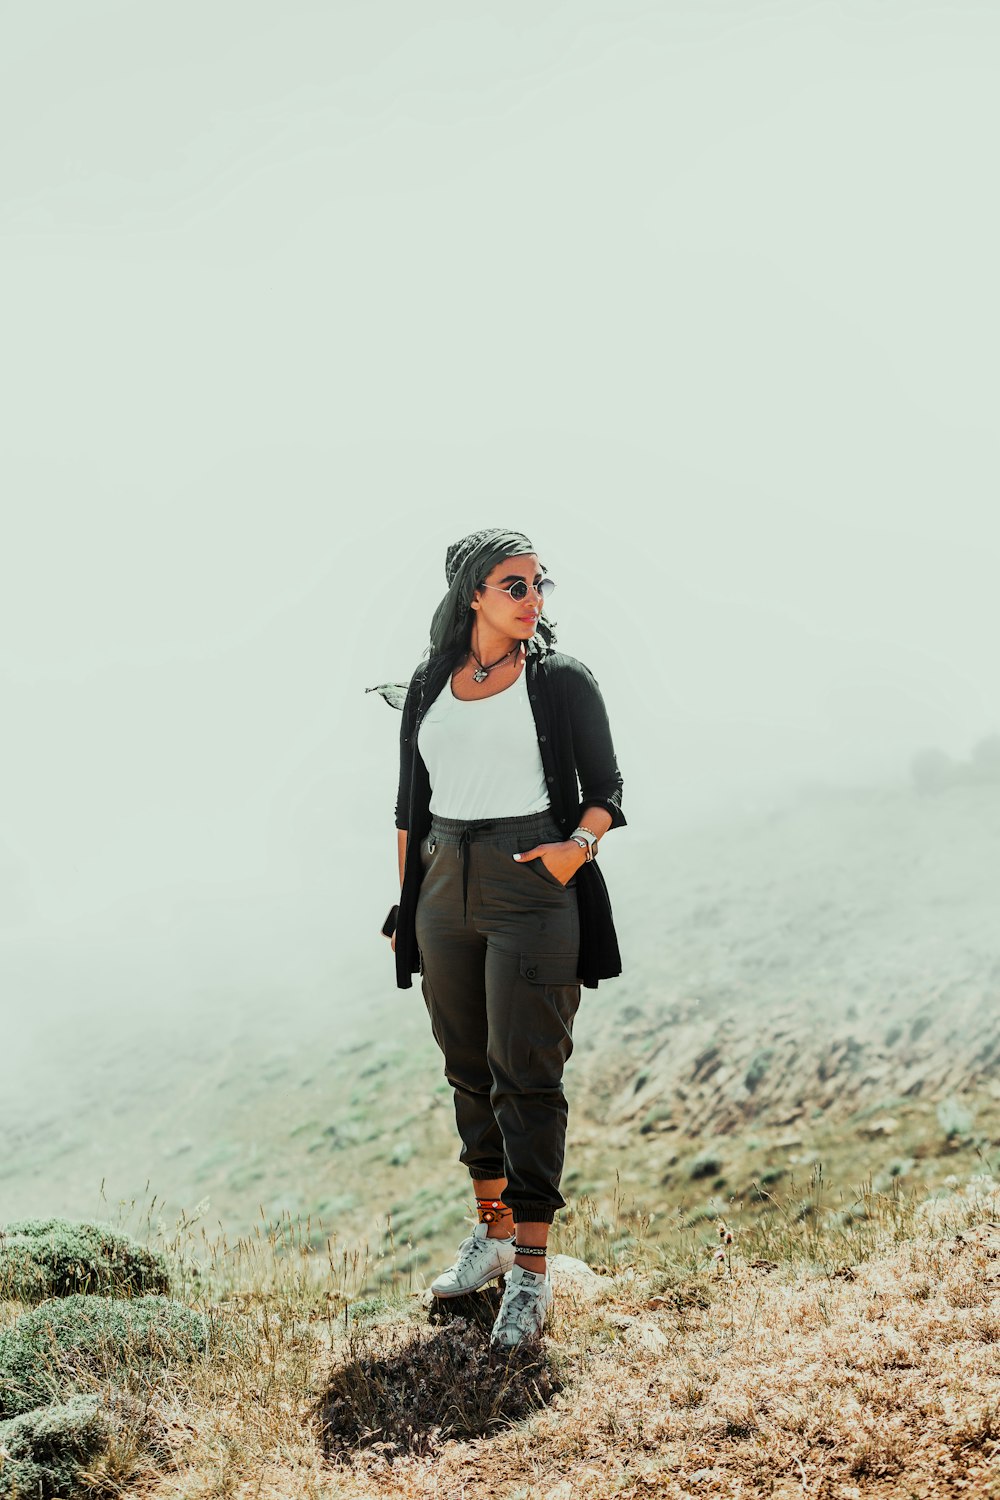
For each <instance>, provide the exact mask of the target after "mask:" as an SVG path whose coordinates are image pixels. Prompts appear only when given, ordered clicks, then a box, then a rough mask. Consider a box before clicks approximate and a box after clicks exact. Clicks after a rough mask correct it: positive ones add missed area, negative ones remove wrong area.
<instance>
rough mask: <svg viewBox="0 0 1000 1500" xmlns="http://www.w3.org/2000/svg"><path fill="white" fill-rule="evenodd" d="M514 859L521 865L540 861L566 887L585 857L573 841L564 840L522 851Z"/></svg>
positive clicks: (537, 845)
mask: <svg viewBox="0 0 1000 1500" xmlns="http://www.w3.org/2000/svg"><path fill="white" fill-rule="evenodd" d="M514 858H515V859H516V860H517V861H518V862H519V863H520V864H522V865H523V864H526V863H527V862H528V860H529V859H540V860H541V861H542V864H543V865H544V866H545V868H546V869H547V870H548V872H549V874H550V875H554V876H555V878H556V879H557V880H558V882H559V884H560V885H568V884H569V882H570V880H571V879H572V878H573V876H574V875H575V874H576V872H577V870H578V869H579V868H580V866H581V865H582V864H584V863H585V861H586V858H587V856H586V854H585V852H584V851H583V850H582V849H581V848H580V845H579V844H578V843H577V842H576V840H575V839H566V840H565V842H564V843H562V844H536V845H535V847H534V849H524V850H522V852H521V853H519V854H515V855H514Z"/></svg>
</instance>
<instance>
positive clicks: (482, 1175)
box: [469, 1162, 507, 1182]
mask: <svg viewBox="0 0 1000 1500" xmlns="http://www.w3.org/2000/svg"><path fill="white" fill-rule="evenodd" d="M469 1176H470V1177H471V1178H472V1180H473V1182H492V1181H494V1180H495V1179H496V1178H497V1177H506V1176H507V1169H506V1167H505V1166H504V1164H503V1162H500V1163H499V1164H498V1165H497V1166H493V1167H470V1168H469Z"/></svg>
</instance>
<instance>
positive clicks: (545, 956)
mask: <svg viewBox="0 0 1000 1500" xmlns="http://www.w3.org/2000/svg"><path fill="white" fill-rule="evenodd" d="M577 962H578V958H577V955H576V954H575V953H538V952H537V951H536V952H530V953H522V954H521V964H520V968H521V982H522V986H523V988H522V990H521V993H522V995H523V996H524V997H525V1000H526V1001H527V1005H528V1009H527V1012H525V1013H524V1014H523V1017H522V1019H523V1035H522V1037H521V1038H520V1040H521V1043H522V1045H523V1047H524V1052H525V1062H524V1077H525V1078H526V1079H528V1080H529V1081H530V1082H531V1084H532V1085H533V1086H534V1087H535V1088H539V1089H546V1088H554V1087H556V1086H557V1085H558V1084H559V1080H560V1079H561V1078H562V1070H563V1066H564V1065H565V1063H566V1061H567V1059H568V1058H569V1057H570V1055H571V1053H572V1051H573V1020H574V1018H575V1016H576V1013H577V1010H578V1009H579V1007H580V981H579V979H578V978H577V973H576V966H577Z"/></svg>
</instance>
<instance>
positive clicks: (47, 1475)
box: [0, 1396, 110, 1500]
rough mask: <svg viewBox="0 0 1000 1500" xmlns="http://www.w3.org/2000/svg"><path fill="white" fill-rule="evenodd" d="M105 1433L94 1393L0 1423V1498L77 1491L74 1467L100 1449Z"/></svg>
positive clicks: (83, 1462) (85, 1461) (107, 1434)
mask: <svg viewBox="0 0 1000 1500" xmlns="http://www.w3.org/2000/svg"><path fill="white" fill-rule="evenodd" d="M109 1437H110V1433H109V1429H108V1424H107V1419H106V1417H105V1416H104V1414H103V1412H102V1410H101V1406H100V1402H99V1400H98V1398H97V1397H96V1396H74V1397H73V1399H72V1400H71V1401H68V1402H66V1404H65V1405H61V1406H43V1407H41V1408H39V1409H38V1410H36V1411H31V1412H28V1413H26V1414H25V1415H24V1416H20V1417H15V1418H14V1419H13V1420H12V1421H10V1422H0V1497H3V1500H7V1497H8V1496H9V1497H13V1496H15V1495H17V1496H21V1497H24V1500H27V1497H28V1496H45V1497H47V1496H50V1495H51V1496H73V1495H77V1494H79V1493H80V1484H79V1470H80V1468H81V1467H82V1466H83V1465H84V1464H87V1463H89V1462H90V1460H91V1459H93V1458H96V1456H97V1455H98V1454H99V1453H101V1452H103V1451H104V1449H105V1448H106V1447H107V1444H108V1440H109Z"/></svg>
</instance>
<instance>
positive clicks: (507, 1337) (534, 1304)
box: [490, 1266, 552, 1349]
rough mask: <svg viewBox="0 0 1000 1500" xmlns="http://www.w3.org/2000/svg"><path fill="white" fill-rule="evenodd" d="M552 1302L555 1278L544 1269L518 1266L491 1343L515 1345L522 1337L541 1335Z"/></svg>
mask: <svg viewBox="0 0 1000 1500" xmlns="http://www.w3.org/2000/svg"><path fill="white" fill-rule="evenodd" d="M551 1306H552V1278H551V1276H550V1275H549V1272H548V1267H546V1269H545V1270H544V1271H526V1270H525V1269H524V1267H523V1266H514V1267H513V1268H512V1269H511V1271H510V1273H509V1275H508V1277H507V1285H506V1286H505V1287H504V1289H503V1301H502V1302H501V1303H500V1311H499V1313H498V1314H497V1320H496V1322H495V1323H494V1325H493V1332H492V1333H491V1334H490V1343H491V1344H502V1345H505V1346H506V1347H507V1348H508V1349H512V1348H513V1347H514V1345H515V1344H519V1343H520V1342H521V1341H522V1339H531V1338H537V1337H538V1335H539V1334H540V1333H541V1331H542V1329H543V1327H544V1326H545V1319H546V1317H547V1316H548V1311H549V1308H550V1307H551Z"/></svg>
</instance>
